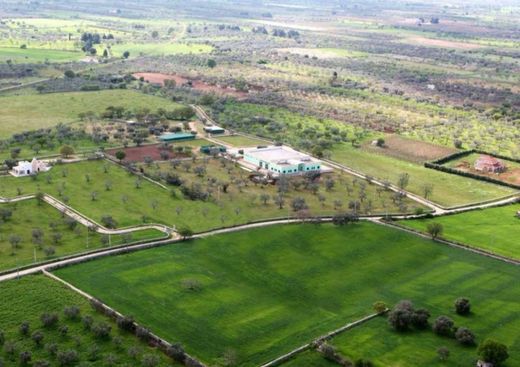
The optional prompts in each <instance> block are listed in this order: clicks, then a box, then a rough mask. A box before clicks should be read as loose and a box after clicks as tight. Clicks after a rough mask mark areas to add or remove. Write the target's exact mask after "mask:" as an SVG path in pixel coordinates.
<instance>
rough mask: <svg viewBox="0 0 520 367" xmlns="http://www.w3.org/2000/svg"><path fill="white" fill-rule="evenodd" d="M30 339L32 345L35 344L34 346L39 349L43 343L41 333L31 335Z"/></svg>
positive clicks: (36, 332)
mask: <svg viewBox="0 0 520 367" xmlns="http://www.w3.org/2000/svg"><path fill="white" fill-rule="evenodd" d="M31 339H32V340H33V342H34V344H36V346H38V347H39V346H41V345H42V342H43V333H42V332H41V331H35V332H34V333H33V334H32V335H31Z"/></svg>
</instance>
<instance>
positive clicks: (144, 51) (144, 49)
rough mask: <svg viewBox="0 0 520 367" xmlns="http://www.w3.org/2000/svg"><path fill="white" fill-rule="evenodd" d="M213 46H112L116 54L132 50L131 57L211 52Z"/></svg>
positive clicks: (119, 54) (176, 44)
mask: <svg viewBox="0 0 520 367" xmlns="http://www.w3.org/2000/svg"><path fill="white" fill-rule="evenodd" d="M212 49H213V48H212V47H211V46H208V45H203V44H197V43H193V44H185V43H146V44H144V43H123V44H116V45H113V46H112V53H113V55H114V56H116V57H118V56H122V55H123V53H124V52H125V51H128V52H130V57H134V56H139V55H152V56H160V55H178V54H201V53H209V52H211V50H212Z"/></svg>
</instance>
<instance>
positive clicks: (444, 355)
mask: <svg viewBox="0 0 520 367" xmlns="http://www.w3.org/2000/svg"><path fill="white" fill-rule="evenodd" d="M437 355H438V356H439V359H440V360H441V361H443V362H444V361H446V360H447V359H448V357H449V356H450V350H449V349H448V348H446V347H440V348H439V349H437Z"/></svg>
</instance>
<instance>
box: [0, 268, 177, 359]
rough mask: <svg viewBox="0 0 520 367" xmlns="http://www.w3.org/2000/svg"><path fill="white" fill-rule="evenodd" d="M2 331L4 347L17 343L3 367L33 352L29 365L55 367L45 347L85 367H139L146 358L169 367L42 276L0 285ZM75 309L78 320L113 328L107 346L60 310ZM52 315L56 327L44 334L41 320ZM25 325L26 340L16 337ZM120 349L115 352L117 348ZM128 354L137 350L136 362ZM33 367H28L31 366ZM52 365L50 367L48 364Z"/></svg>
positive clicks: (85, 303)
mask: <svg viewBox="0 0 520 367" xmlns="http://www.w3.org/2000/svg"><path fill="white" fill-rule="evenodd" d="M0 299H1V300H2V307H0V325H1V330H2V331H3V332H4V334H5V340H6V341H5V344H4V346H5V345H7V344H10V343H15V354H14V358H11V357H10V356H9V355H8V354H7V353H6V352H5V350H4V349H3V350H2V351H0V359H1V360H2V361H3V362H4V363H5V366H19V365H21V364H20V363H19V360H20V359H19V355H20V353H21V352H24V351H29V352H31V356H32V361H33V362H35V361H42V360H45V361H47V362H53V363H54V362H55V363H56V364H55V365H58V364H57V361H56V359H55V357H52V356H51V355H50V354H49V352H48V351H47V350H48V348H45V345H50V344H53V343H55V344H57V347H58V350H59V351H61V352H64V351H66V350H75V351H76V352H77V354H78V359H79V361H78V362H80V363H82V365H83V364H85V365H89V366H105V365H108V364H106V362H105V361H107V360H108V359H110V360H115V361H117V365H118V366H140V365H141V360H142V359H143V357H144V356H145V355H154V356H155V357H156V358H158V362H159V363H158V364H157V366H158V367H159V366H160V367H165V366H171V365H172V362H171V361H170V360H169V358H167V357H166V356H165V355H164V354H163V353H162V352H160V351H158V350H156V349H154V348H151V347H149V346H148V345H146V343H143V342H140V341H139V339H137V337H135V336H133V335H131V334H129V333H126V332H120V331H119V329H118V328H117V326H116V324H115V322H113V321H111V320H110V319H109V318H107V317H105V316H102V315H101V314H99V313H97V312H95V311H93V310H92V308H91V307H90V305H89V303H88V301H87V300H86V299H85V298H83V297H82V296H80V295H79V294H77V293H75V292H73V291H71V290H70V289H68V288H66V287H65V286H64V285H62V284H60V283H58V282H57V281H54V280H51V279H49V278H47V277H44V276H43V275H37V276H26V277H23V278H20V279H17V280H10V281H7V282H2V283H1V284H0ZM70 306H77V307H79V309H80V317H82V316H91V317H92V318H93V322H94V325H97V324H99V323H102V322H103V323H107V324H108V325H109V326H110V327H111V329H112V330H111V332H110V336H109V338H108V339H107V340H99V339H96V338H95V337H94V334H93V333H92V332H91V331H87V330H85V328H84V327H83V323H82V322H81V320H77V321H72V320H68V319H67V318H66V317H65V315H64V313H63V310H64V308H65V307H70ZM45 312H48V313H56V314H57V315H58V318H59V321H58V325H57V326H55V327H51V328H44V327H43V325H42V322H41V321H40V316H41V315H42V314H43V313H45ZM23 322H27V323H29V335H28V336H26V337H24V336H22V335H21V334H20V331H19V327H20V325H21V324H22V323H23ZM62 326H66V327H67V328H68V332H67V333H66V335H65V336H62V335H61V334H60V330H59V328H60V327H62ZM36 331H40V332H41V333H42V334H43V341H42V345H41V346H40V347H38V346H36V344H35V343H34V342H33V340H32V338H31V335H32V333H34V332H36ZM118 343H119V346H118ZM96 347H97V349H98V353H97V358H92V356H94V355H96V354H95V353H92V351H93V350H94V348H96ZM129 348H135V350H136V351H137V355H136V357H135V359H134V358H132V357H130V355H129V354H128V349H129ZM31 365H32V364H31ZM49 365H54V364H49Z"/></svg>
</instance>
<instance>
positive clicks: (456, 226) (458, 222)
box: [400, 204, 520, 259]
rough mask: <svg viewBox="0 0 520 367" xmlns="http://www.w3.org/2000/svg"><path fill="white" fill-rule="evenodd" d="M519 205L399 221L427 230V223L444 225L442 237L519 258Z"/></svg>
mask: <svg viewBox="0 0 520 367" xmlns="http://www.w3.org/2000/svg"><path fill="white" fill-rule="evenodd" d="M517 211H520V204H515V205H507V206H501V207H497V208H491V209H483V210H473V211H470V212H467V213H461V214H454V215H447V216H443V217H439V218H432V219H416V220H410V221H402V222H400V223H401V224H404V225H406V226H409V227H412V228H415V229H418V230H420V231H423V232H426V227H427V226H428V224H429V223H432V222H435V223H440V224H442V226H443V227H444V232H443V234H442V237H444V238H446V239H449V240H454V241H457V242H462V243H465V244H467V245H470V246H474V247H478V248H482V249H484V250H487V251H491V252H495V253H497V254H500V255H504V256H508V257H512V258H515V259H520V241H519V239H520V218H517V217H516V216H515V214H516V212H517Z"/></svg>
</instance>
